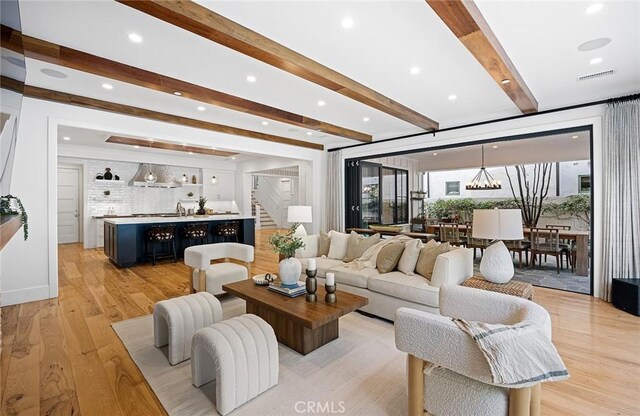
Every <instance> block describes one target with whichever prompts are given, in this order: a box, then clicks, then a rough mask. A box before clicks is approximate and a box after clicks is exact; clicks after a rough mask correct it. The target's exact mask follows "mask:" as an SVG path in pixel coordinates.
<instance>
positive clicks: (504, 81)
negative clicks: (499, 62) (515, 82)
mask: <svg viewBox="0 0 640 416" xmlns="http://www.w3.org/2000/svg"><path fill="white" fill-rule="evenodd" d="M510 82H511V80H510V79H509V78H505V79H503V80H502V81H500V83H501V84H508V83H510Z"/></svg>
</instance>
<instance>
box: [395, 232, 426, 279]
mask: <svg viewBox="0 0 640 416" xmlns="http://www.w3.org/2000/svg"><path fill="white" fill-rule="evenodd" d="M423 247H424V244H423V243H422V241H420V240H419V239H417V238H416V239H414V240H411V241H407V243H406V244H405V245H404V252H403V253H402V257H400V261H399V262H398V271H400V272H402V273H404V274H407V275H409V276H413V274H414V273H413V272H414V271H415V270H416V263H418V257H420V250H422V248H423Z"/></svg>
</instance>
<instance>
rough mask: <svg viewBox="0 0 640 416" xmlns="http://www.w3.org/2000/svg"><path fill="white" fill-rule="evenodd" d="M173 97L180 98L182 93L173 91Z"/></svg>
mask: <svg viewBox="0 0 640 416" xmlns="http://www.w3.org/2000/svg"><path fill="white" fill-rule="evenodd" d="M173 95H177V96H178V97H180V96H181V95H182V93H181V92H180V91H174V92H173Z"/></svg>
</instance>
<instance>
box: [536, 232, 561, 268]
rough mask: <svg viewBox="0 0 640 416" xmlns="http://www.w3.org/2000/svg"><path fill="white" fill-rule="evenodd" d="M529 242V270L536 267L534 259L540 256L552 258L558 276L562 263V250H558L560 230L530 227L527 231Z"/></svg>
mask: <svg viewBox="0 0 640 416" xmlns="http://www.w3.org/2000/svg"><path fill="white" fill-rule="evenodd" d="M529 234H530V238H529V239H530V241H531V268H534V267H535V265H536V258H537V256H540V260H539V262H540V263H542V256H545V258H546V257H547V256H553V257H555V258H556V269H557V272H558V274H560V263H561V261H562V259H561V256H562V249H561V248H560V237H559V234H560V230H558V229H557V228H546V227H545V228H540V227H532V228H530V231H529Z"/></svg>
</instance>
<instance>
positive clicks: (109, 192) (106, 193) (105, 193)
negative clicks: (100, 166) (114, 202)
mask: <svg viewBox="0 0 640 416" xmlns="http://www.w3.org/2000/svg"><path fill="white" fill-rule="evenodd" d="M103 193H104V196H105V197H108V196H109V195H111V191H110V190H108V189H107V190H106V191H104V192H103Z"/></svg>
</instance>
